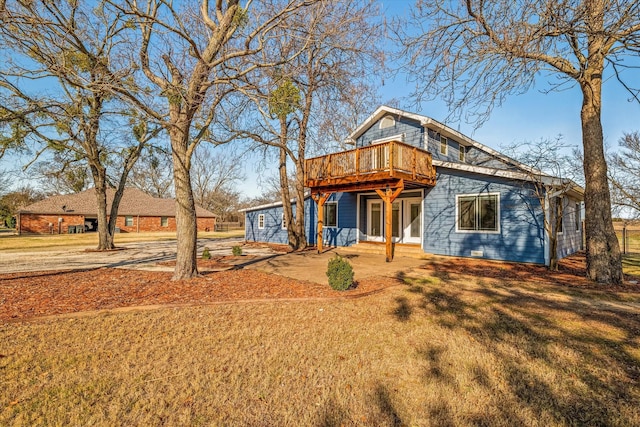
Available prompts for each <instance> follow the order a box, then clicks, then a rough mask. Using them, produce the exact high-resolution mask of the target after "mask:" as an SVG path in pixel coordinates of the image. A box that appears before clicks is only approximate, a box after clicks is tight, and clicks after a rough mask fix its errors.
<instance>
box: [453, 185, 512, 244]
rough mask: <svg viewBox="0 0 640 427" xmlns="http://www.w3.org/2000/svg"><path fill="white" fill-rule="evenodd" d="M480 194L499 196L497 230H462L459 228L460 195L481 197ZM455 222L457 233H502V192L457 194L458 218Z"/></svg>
mask: <svg viewBox="0 0 640 427" xmlns="http://www.w3.org/2000/svg"><path fill="white" fill-rule="evenodd" d="M480 196H498V206H497V209H496V230H460V228H459V224H458V221H459V218H460V217H459V211H458V206H459V203H458V200H459V198H460V197H480ZM455 224H456V231H455V232H456V233H465V234H469V233H473V234H500V229H501V227H500V193H499V192H493V193H469V194H456V218H455Z"/></svg>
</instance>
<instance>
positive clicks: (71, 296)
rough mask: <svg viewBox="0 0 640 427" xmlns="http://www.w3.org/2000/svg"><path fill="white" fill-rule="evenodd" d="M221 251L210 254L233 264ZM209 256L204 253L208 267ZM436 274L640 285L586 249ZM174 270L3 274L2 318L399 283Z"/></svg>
mask: <svg viewBox="0 0 640 427" xmlns="http://www.w3.org/2000/svg"><path fill="white" fill-rule="evenodd" d="M223 261H225V260H223V259H220V260H212V261H211V263H210V264H211V265H209V266H213V263H218V264H219V265H221V266H222V265H228V264H226V263H224V262H223ZM206 263H207V261H203V260H199V262H198V265H199V266H200V267H201V268H202V267H205V265H204V264H206ZM422 269H424V270H426V271H427V272H428V273H429V274H430V275H433V276H436V277H445V276H447V275H469V276H473V277H475V278H487V279H496V280H508V281H519V282H529V283H540V284H549V285H555V286H558V285H559V286H566V287H579V288H581V289H596V290H599V291H605V292H640V284H639V283H637V282H638V281H640V278H638V277H635V276H627V283H625V285H622V286H617V287H612V286H602V285H598V284H595V283H593V282H591V281H589V280H587V279H586V278H585V277H584V276H585V259H584V254H578V255H574V256H571V257H568V258H565V259H563V260H562V261H561V263H560V270H559V271H558V272H550V271H548V270H547V269H546V268H545V267H543V266H538V265H530V264H516V263H505V262H497V261H485V260H478V259H468V258H439V259H436V260H434V261H426V262H425V264H424V266H423V267H422ZM171 276H172V273H171V272H157V271H153V272H152V271H140V270H123V269H112V268H100V269H94V270H82V271H39V272H25V273H10V274H2V275H0V321H20V320H26V319H32V318H38V317H44V316H51V315H58V314H68V313H76V312H85V311H94V310H102V309H113V308H121V307H136V306H145V305H173V304H185V305H190V304H192V305H198V304H211V303H218V302H230V301H251V300H253V301H255V300H287V299H289V300H294V299H325V298H345V297H346V298H353V297H358V296H363V295H368V294H370V293H373V292H377V291H379V290H381V289H385V288H387V287H390V286H394V285H397V284H399V283H401V282H400V281H399V280H398V279H395V278H389V277H370V278H366V279H364V280H361V281H359V282H358V284H357V285H358V286H357V287H356V288H355V289H351V290H348V291H345V292H338V291H334V290H333V289H331V288H330V287H329V286H328V285H321V284H317V283H313V282H307V281H301V280H295V279H291V278H288V277H284V276H280V275H277V274H269V273H264V272H259V271H255V270H246V269H237V270H229V271H221V272H215V273H205V274H203V275H202V277H199V278H195V279H193V280H183V281H172V280H171ZM631 280H633V281H636V283H635V284H632V283H629V281H631Z"/></svg>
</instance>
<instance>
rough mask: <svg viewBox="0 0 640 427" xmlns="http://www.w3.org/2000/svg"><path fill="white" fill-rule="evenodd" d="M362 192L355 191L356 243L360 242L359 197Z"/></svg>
mask: <svg viewBox="0 0 640 427" xmlns="http://www.w3.org/2000/svg"><path fill="white" fill-rule="evenodd" d="M361 195H362V193H356V244H357V243H360V199H361V197H360V196H361Z"/></svg>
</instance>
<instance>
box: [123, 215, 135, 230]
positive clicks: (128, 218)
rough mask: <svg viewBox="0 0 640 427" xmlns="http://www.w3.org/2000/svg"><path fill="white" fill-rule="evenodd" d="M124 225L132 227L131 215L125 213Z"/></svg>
mask: <svg viewBox="0 0 640 427" xmlns="http://www.w3.org/2000/svg"><path fill="white" fill-rule="evenodd" d="M124 225H125V227H133V215H127V216H125V217H124Z"/></svg>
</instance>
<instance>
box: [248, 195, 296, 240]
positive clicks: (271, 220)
mask: <svg viewBox="0 0 640 427" xmlns="http://www.w3.org/2000/svg"><path fill="white" fill-rule="evenodd" d="M295 209H296V208H295V204H294V205H293V212H294V215H295ZM282 212H283V209H282V206H274V207H270V208H265V209H259V210H255V211H250V212H247V213H246V218H245V239H246V240H248V241H252V242H267V243H282V244H288V243H289V236H288V234H287V230H286V229H282ZM261 214H263V215H264V228H263V229H260V228H258V217H259V215H261Z"/></svg>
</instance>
